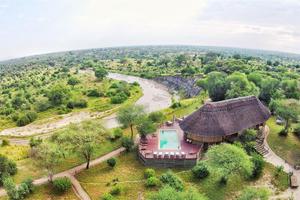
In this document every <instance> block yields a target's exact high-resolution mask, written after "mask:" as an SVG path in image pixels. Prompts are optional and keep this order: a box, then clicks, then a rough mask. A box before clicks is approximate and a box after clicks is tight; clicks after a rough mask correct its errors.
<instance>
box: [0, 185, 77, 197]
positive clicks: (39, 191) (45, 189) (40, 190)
mask: <svg viewBox="0 0 300 200" xmlns="http://www.w3.org/2000/svg"><path fill="white" fill-rule="evenodd" d="M26 199H27V200H79V198H78V197H77V196H76V195H75V193H74V192H73V190H72V189H70V190H69V191H67V192H66V193H65V194H62V195H57V194H55V193H54V192H53V191H52V187H51V185H50V184H46V185H41V186H38V187H35V189H34V192H33V193H32V194H31V195H29V196H28V197H27V198H26ZM0 200H8V197H7V196H4V197H1V198H0Z"/></svg>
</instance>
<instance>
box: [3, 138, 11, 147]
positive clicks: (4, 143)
mask: <svg viewBox="0 0 300 200" xmlns="http://www.w3.org/2000/svg"><path fill="white" fill-rule="evenodd" d="M8 145H9V140H7V139H3V140H2V146H3V147H4V146H8Z"/></svg>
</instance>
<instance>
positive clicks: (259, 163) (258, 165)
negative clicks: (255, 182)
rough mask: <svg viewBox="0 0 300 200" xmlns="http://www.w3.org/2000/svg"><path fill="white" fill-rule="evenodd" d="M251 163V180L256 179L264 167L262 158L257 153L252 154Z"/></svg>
mask: <svg viewBox="0 0 300 200" xmlns="http://www.w3.org/2000/svg"><path fill="white" fill-rule="evenodd" d="M251 161H252V162H253V172H252V177H253V178H258V177H259V176H260V175H261V174H262V172H263V169H264V167H265V161H264V158H263V157H262V156H261V155H259V154H257V153H253V154H252V158H251Z"/></svg>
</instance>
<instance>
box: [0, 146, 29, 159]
mask: <svg viewBox="0 0 300 200" xmlns="http://www.w3.org/2000/svg"><path fill="white" fill-rule="evenodd" d="M28 152H29V146H21V145H7V146H1V147H0V154H2V155H5V156H6V157H7V158H9V159H11V160H14V161H19V160H23V159H26V158H28Z"/></svg>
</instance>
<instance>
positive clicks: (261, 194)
mask: <svg viewBox="0 0 300 200" xmlns="http://www.w3.org/2000/svg"><path fill="white" fill-rule="evenodd" d="M269 196H270V191H269V190H268V189H266V188H254V187H248V188H246V189H245V190H243V192H242V194H241V195H240V197H239V198H238V200H268V199H269Z"/></svg>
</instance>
